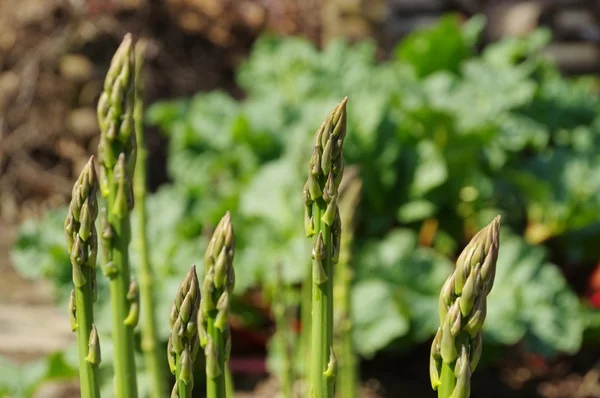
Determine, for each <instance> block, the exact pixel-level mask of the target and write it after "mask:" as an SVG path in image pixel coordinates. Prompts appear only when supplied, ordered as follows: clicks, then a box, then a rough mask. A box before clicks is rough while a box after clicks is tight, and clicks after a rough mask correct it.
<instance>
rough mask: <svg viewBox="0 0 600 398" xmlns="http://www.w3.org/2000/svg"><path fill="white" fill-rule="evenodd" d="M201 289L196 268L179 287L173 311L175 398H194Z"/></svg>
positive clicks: (170, 349)
mask: <svg viewBox="0 0 600 398" xmlns="http://www.w3.org/2000/svg"><path fill="white" fill-rule="evenodd" d="M199 307H200V286H199V284H198V277H197V276H196V267H195V266H192V268H191V269H190V271H189V272H188V274H187V275H186V277H185V279H184V280H183V282H181V285H180V286H179V290H178V292H177V295H176V296H175V301H174V303H173V307H172V309H171V334H170V335H169V344H168V349H167V356H168V358H169V366H170V368H171V372H172V373H173V374H174V375H175V386H174V387H173V391H172V393H171V398H191V397H192V389H193V387H194V375H193V365H194V361H195V360H196V355H197V354H198V350H199V348H200V346H199V344H198V324H197V323H196V322H197V318H198V308H199Z"/></svg>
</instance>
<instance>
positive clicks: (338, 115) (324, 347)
mask: <svg viewBox="0 0 600 398" xmlns="http://www.w3.org/2000/svg"><path fill="white" fill-rule="evenodd" d="M345 135H346V98H344V100H342V102H340V103H339V104H338V105H337V106H336V107H335V108H334V109H333V111H331V113H330V114H329V116H327V118H326V119H325V121H324V122H323V123H322V124H321V126H320V127H319V129H318V130H317V132H316V134H315V138H314V142H313V153H312V157H311V160H310V164H309V169H308V180H307V182H306V184H305V186H304V202H305V205H306V211H305V228H306V233H307V235H308V236H309V237H313V247H312V282H313V287H312V336H311V352H312V354H311V365H310V370H311V378H310V380H311V397H313V398H333V396H334V382H335V376H336V373H337V362H336V359H335V355H334V352H333V265H334V264H335V263H337V261H338V256H339V251H340V239H341V229H342V228H341V221H340V215H339V212H338V206H337V202H338V187H339V185H340V182H341V180H342V175H343V170H344V159H343V156H342V145H343V142H344V137H345Z"/></svg>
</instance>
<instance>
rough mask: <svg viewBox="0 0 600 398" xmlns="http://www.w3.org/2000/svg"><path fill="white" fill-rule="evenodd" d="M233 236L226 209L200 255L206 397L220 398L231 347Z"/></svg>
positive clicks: (201, 339)
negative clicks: (201, 265) (202, 266)
mask: <svg viewBox="0 0 600 398" xmlns="http://www.w3.org/2000/svg"><path fill="white" fill-rule="evenodd" d="M233 256H234V236H233V227H232V225H231V215H230V214H229V212H227V214H225V216H224V217H223V218H222V219H221V221H220V222H219V224H218V225H217V228H216V229H215V232H214V233H213V236H212V238H211V240H210V242H209V244H208V248H207V249H206V255H205V256H204V272H205V277H204V283H203V284H202V299H201V302H200V311H199V312H198V325H200V330H199V334H200V344H201V345H202V347H203V348H204V354H205V356H206V378H207V380H206V396H207V398H224V397H225V396H226V395H227V394H226V388H225V366H227V361H228V360H229V352H230V350H231V334H230V330H229V299H230V296H231V293H232V291H233V287H234V284H235V274H234V270H233Z"/></svg>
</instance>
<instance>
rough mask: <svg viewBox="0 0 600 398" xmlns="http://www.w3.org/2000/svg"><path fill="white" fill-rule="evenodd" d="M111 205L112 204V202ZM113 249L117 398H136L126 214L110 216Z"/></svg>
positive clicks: (128, 228)
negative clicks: (130, 321)
mask: <svg viewBox="0 0 600 398" xmlns="http://www.w3.org/2000/svg"><path fill="white" fill-rule="evenodd" d="M112 202H113V203H114V201H112ZM111 218H112V219H109V222H110V224H111V226H112V232H113V234H114V236H113V240H112V242H113V247H112V248H111V252H112V256H111V258H112V260H113V265H114V266H115V270H116V275H114V277H112V278H110V282H109V287H110V301H111V312H112V318H113V341H114V345H115V379H116V381H115V385H116V396H117V397H119V398H137V380H136V373H135V372H136V371H135V358H134V355H133V350H134V342H133V328H134V326H135V325H130V324H127V323H125V319H126V318H127V316H128V315H129V308H130V302H129V300H128V299H127V292H128V291H129V283H130V275H129V256H128V247H129V239H130V235H131V231H130V229H131V226H130V224H129V214H127V215H126V216H125V217H122V218H119V217H117V216H116V215H114V216H113V217H111Z"/></svg>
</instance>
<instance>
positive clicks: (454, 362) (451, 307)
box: [429, 216, 500, 398]
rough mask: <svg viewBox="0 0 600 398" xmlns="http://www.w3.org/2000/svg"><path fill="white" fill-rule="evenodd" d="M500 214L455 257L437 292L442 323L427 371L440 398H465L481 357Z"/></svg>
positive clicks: (494, 268) (492, 279)
mask: <svg viewBox="0 0 600 398" xmlns="http://www.w3.org/2000/svg"><path fill="white" fill-rule="evenodd" d="M499 228H500V217H499V216H498V217H496V218H495V219H494V220H493V221H492V222H491V223H490V224H489V225H488V226H487V227H485V228H484V229H482V230H481V231H479V232H478V233H477V234H476V235H475V236H474V237H473V239H472V240H471V242H469V244H468V245H467V247H466V248H465V249H464V250H463V252H462V253H461V254H460V256H459V257H458V260H457V261H456V269H455V271H454V273H453V274H452V275H450V277H449V278H448V279H447V280H446V283H445V284H444V286H443V287H442V291H441V293H440V303H439V304H440V306H439V307H440V325H441V326H440V327H439V328H438V331H437V333H436V336H435V338H434V340H433V344H432V346H431V358H430V366H429V371H430V376H431V385H432V387H433V389H434V390H435V389H437V390H438V397H440V398H468V397H469V395H470V386H471V373H472V372H473V371H474V370H475V368H476V367H477V363H478V362H479V358H480V356H481V348H482V338H481V328H482V326H483V322H484V320H485V316H486V305H487V304H486V303H487V295H488V294H489V293H490V291H491V289H492V285H493V283H494V276H495V274H496V260H497V258H498V249H499V243H500V242H499Z"/></svg>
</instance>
